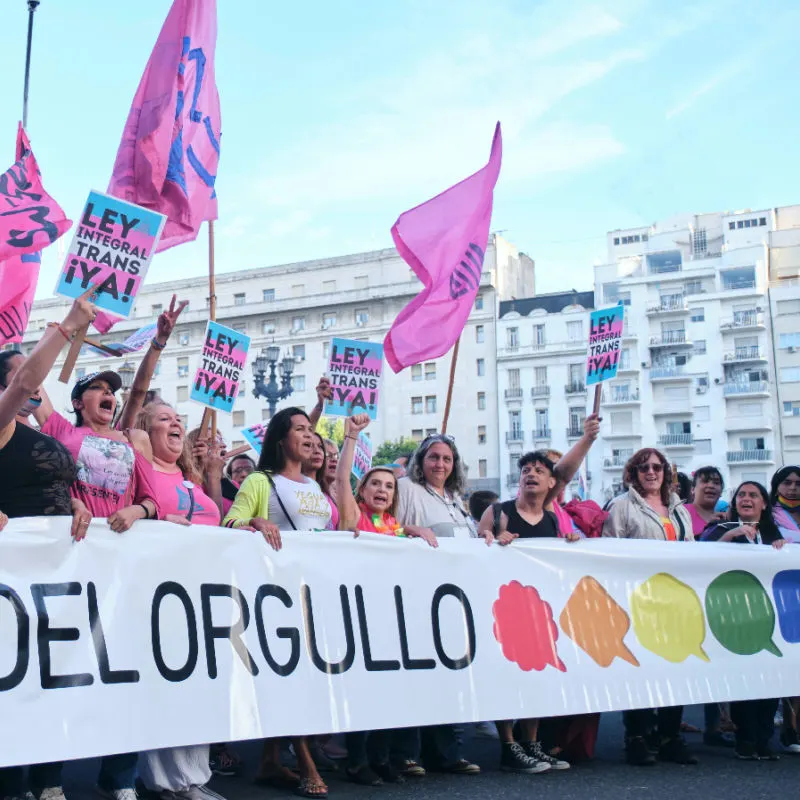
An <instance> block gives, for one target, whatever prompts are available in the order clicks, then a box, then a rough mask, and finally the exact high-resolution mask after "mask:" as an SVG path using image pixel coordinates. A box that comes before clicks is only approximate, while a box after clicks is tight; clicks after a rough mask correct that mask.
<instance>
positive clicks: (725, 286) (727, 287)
mask: <svg viewBox="0 0 800 800" xmlns="http://www.w3.org/2000/svg"><path fill="white" fill-rule="evenodd" d="M755 290H756V282H755V281H754V280H723V281H722V291H723V292H737V291H749V292H754V291H755Z"/></svg>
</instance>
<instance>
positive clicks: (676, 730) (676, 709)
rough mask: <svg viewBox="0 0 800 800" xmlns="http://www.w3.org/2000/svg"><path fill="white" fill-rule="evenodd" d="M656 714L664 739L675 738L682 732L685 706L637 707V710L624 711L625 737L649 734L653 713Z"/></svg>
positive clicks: (660, 734)
mask: <svg viewBox="0 0 800 800" xmlns="http://www.w3.org/2000/svg"><path fill="white" fill-rule="evenodd" d="M654 713H655V715H656V727H657V730H658V735H659V736H660V737H661V740H662V741H665V740H668V739H675V738H677V737H678V736H680V733H681V719H683V706H668V707H667V708H658V709H652V708H637V709H636V710H635V711H623V712H622V721H623V722H624V723H625V738H626V739H632V738H634V737H635V736H647V735H648V734H649V733H650V732H651V729H652V724H653V714H654Z"/></svg>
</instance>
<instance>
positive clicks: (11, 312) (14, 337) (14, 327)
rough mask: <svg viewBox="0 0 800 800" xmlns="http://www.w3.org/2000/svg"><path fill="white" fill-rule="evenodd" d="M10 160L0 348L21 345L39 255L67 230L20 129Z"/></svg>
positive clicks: (2, 196) (3, 194)
mask: <svg viewBox="0 0 800 800" xmlns="http://www.w3.org/2000/svg"><path fill="white" fill-rule="evenodd" d="M16 159H17V160H16V163H15V164H14V166H13V167H10V168H9V169H8V170H6V171H5V172H4V173H3V174H2V175H0V346H3V345H6V344H13V343H15V342H21V341H22V336H23V334H24V333H25V329H26V328H27V327H28V317H29V315H30V311H31V306H32V305H33V296H34V294H35V293H36V284H37V282H38V280H39V266H40V264H41V260H42V259H41V254H40V252H39V251H40V250H42V248H44V247H46V246H47V245H48V244H51V243H52V242H54V241H55V240H56V239H58V237H59V236H61V234H63V233H64V232H65V231H67V230H69V227H70V225H72V222H71V221H70V220H68V219H67V218H66V217H65V216H64V212H63V211H62V210H61V207H60V206H59V205H58V203H56V201H55V200H53V198H52V197H50V195H49V194H47V192H46V191H45V190H44V187H43V186H42V177H41V175H40V174H39V165H38V164H37V163H36V158H35V156H34V155H33V150H31V145H30V142H29V141H28V137H27V136H26V135H25V131H24V130H23V128H22V125H20V126H19V129H18V131H17V154H16Z"/></svg>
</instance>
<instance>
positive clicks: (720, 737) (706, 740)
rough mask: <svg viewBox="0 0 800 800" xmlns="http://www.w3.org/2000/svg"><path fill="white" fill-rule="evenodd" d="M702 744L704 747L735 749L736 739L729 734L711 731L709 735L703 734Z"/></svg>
mask: <svg viewBox="0 0 800 800" xmlns="http://www.w3.org/2000/svg"><path fill="white" fill-rule="evenodd" d="M703 744H704V745H706V747H735V746H736V739H734V738H733V736H731V735H730V734H729V733H723V732H722V731H712V732H711V733H704V734H703Z"/></svg>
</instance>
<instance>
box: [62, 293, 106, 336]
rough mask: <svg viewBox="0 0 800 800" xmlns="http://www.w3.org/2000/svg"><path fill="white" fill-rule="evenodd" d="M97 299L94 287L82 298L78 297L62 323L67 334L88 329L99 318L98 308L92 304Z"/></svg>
mask: <svg viewBox="0 0 800 800" xmlns="http://www.w3.org/2000/svg"><path fill="white" fill-rule="evenodd" d="M95 297H96V294H95V288H94V286H90V287H89V288H88V289H87V290H86V291H85V292H84V293H83V294H82V295H81V296H80V297H76V298H75V300H74V302H73V303H72V308H70V310H69V313H68V314H67V316H66V317H65V318H64V322H62V323H61V327H62V328H64V330H66V332H67V333H75V332H76V331H79V330H81V329H82V328H86V327H88V325H89V323H90V322H92V320H94V318H95V317H96V316H97V307H96V306H95V305H94V303H92V302H91V299H94V298H95Z"/></svg>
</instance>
